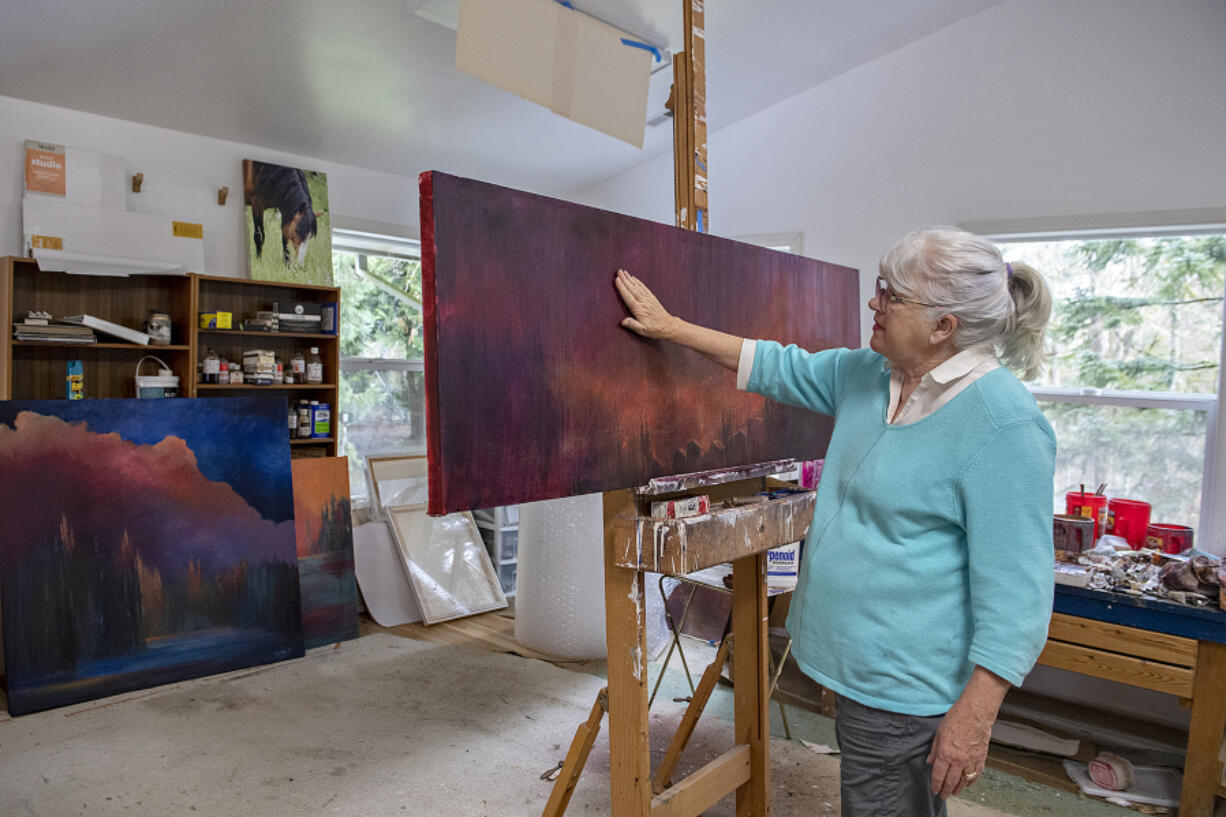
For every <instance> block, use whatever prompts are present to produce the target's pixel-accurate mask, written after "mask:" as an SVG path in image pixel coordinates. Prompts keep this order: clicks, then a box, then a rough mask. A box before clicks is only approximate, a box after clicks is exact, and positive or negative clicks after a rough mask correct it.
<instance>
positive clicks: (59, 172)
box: [26, 142, 68, 196]
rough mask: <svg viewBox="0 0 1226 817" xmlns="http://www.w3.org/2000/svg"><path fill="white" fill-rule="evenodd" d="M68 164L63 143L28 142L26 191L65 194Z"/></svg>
mask: <svg viewBox="0 0 1226 817" xmlns="http://www.w3.org/2000/svg"><path fill="white" fill-rule="evenodd" d="M67 166H68V162H67V160H66V157H65V155H64V148H63V146H62V145H49V144H45V143H42V142H26V192H27V193H51V194H52V195H56V196H62V195H64V193H65V183H64V182H65V178H66V177H67V172H66V170H67Z"/></svg>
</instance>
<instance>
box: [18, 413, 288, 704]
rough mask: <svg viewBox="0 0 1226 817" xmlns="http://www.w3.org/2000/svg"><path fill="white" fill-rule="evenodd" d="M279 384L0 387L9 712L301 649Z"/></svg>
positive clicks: (272, 658)
mask: <svg viewBox="0 0 1226 817" xmlns="http://www.w3.org/2000/svg"><path fill="white" fill-rule="evenodd" d="M293 512H294V508H293V500H292V496H291V493H290V459H289V443H288V441H287V439H286V436H285V399H284V397H281V398H277V397H244V398H230V399H224V400H203V399H173V400H44V401H8V402H0V519H3V520H4V524H5V535H4V537H3V538H2V539H0V601H2V602H3V611H2V613H0V615H2V616H3V624H4V652H5V666H6V669H7V672H8V705H9V711H10V712H12V713H14V714H20V713H24V712H33V711H36V710H39V709H46V708H49V707H53V706H61V705H64V704H68V703H73V702H76V701H82V700H88V699H90V698H97V697H101V696H103V695H110V694H114V693H116V692H123V691H126V690H131V689H139V688H141V687H147V686H153V685H155V684H161V683H169V682H171V681H179V680H183V679H185V678H194V677H198V676H201V675H208V674H211V673H215V672H222V671H225V670H232V669H237V668H240V667H246V666H251V665H253V664H263V663H268V662H270V661H277V660H281V659H285V658H292V657H295V656H300V655H302V651H303V650H302V639H301V621H300V612H299V586H298V567H297V560H296V558H295V553H294V516H293Z"/></svg>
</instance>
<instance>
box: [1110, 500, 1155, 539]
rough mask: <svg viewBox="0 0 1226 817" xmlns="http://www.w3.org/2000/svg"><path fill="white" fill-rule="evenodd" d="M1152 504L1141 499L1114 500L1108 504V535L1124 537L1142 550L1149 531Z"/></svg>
mask: <svg viewBox="0 0 1226 817" xmlns="http://www.w3.org/2000/svg"><path fill="white" fill-rule="evenodd" d="M1149 513H1150V504H1149V503H1148V502H1144V501H1142V500H1140V499H1112V500H1110V501H1109V502H1108V503H1107V533H1110V534H1114V535H1115V536H1119V537H1122V538H1123V539H1124V540H1126V541H1127V542H1128V547H1130V548H1132V549H1133V550H1140V549H1141V548H1142V547H1144V545H1145V536H1146V532H1147V531H1148V530H1149Z"/></svg>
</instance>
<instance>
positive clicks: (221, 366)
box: [217, 357, 230, 386]
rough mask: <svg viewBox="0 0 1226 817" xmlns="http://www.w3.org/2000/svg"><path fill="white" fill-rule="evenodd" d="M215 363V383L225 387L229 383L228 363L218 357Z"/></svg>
mask: <svg viewBox="0 0 1226 817" xmlns="http://www.w3.org/2000/svg"><path fill="white" fill-rule="evenodd" d="M217 360H218V362H217V382H218V383H220V384H221V385H223V386H225V385H228V384H229V383H230V361H228V360H226V359H225V358H224V357H219V358H218V359H217Z"/></svg>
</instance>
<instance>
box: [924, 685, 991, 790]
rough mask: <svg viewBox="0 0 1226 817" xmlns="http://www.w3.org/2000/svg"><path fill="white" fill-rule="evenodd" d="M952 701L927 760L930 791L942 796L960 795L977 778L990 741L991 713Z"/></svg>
mask: <svg viewBox="0 0 1226 817" xmlns="http://www.w3.org/2000/svg"><path fill="white" fill-rule="evenodd" d="M962 703H963V702H962V701H959V702H958V703H956V704H954V706H953V708H952V709H950V710H949V712H947V713H946V714H945V718H944V719H943V720H942V721H941V725H940V726H938V727H937V732H936V736H935V737H934V738H933V739H932V751H931V752H929V753H928V762H929V763H931V764H932V791H933V793H934V794H939V795H940V796H941V797H942V798H944V799H949V798H950V797H953V796H954V795H955V794H959V793H961V792H962V790H963V789H965V788H966V787H967V786H969V785H971V784H972V783H974V782H975V780H976V779H978V777H979V775H980V774H981V773H982V772H983V766H984V763H985V762H986V761H987V757H988V744H989V743H990V742H991V740H992V722H993V721H994V720H995V713H993V714H992V715H991V716H987V717H985V716H984V715H982V714H980V713H977V712H975V711H974V708H973V707H970V706H961V704H962Z"/></svg>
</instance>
